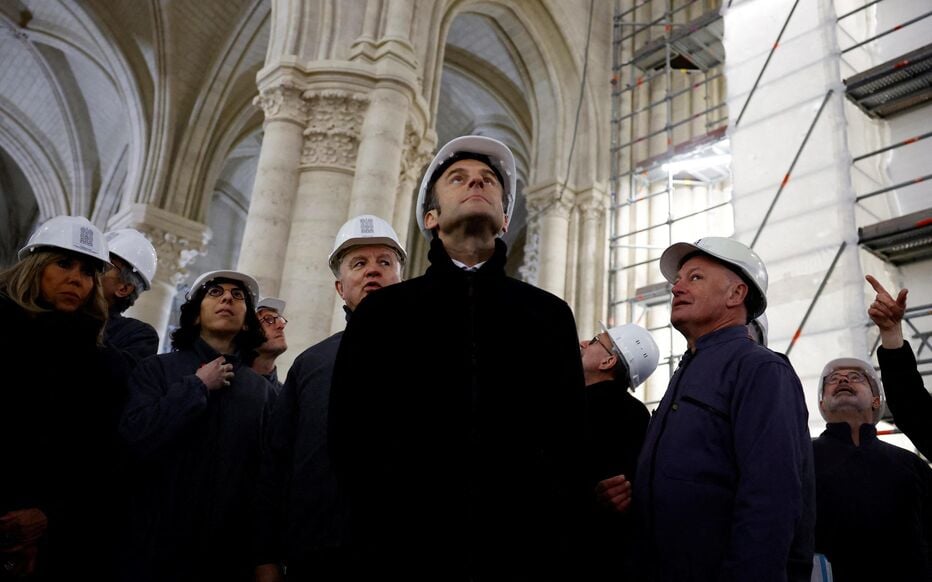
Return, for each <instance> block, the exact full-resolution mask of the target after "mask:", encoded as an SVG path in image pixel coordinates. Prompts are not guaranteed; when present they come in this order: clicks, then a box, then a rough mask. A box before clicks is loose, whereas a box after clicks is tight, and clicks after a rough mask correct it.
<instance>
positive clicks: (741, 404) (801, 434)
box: [722, 362, 814, 582]
mask: <svg viewBox="0 0 932 582" xmlns="http://www.w3.org/2000/svg"><path fill="white" fill-rule="evenodd" d="M739 378H740V380H739V381H740V383H741V386H739V388H738V390H737V391H736V394H735V400H734V401H733V404H732V419H733V422H734V453H735V461H736V464H737V467H738V482H737V488H736V493H735V502H734V513H733V517H732V530H731V531H732V533H731V546H730V548H729V549H728V552H727V554H726V559H725V562H724V564H723V574H724V576H723V577H722V578H723V579H727V580H735V581H738V580H746V581H748V582H751V581H754V582H762V581H774V582H779V581H784V580H786V572H787V561H788V557H789V556H790V554H791V552H792V546H793V544H794V540H795V539H796V537H797V536H798V535H799V532H800V529H801V528H800V524H801V523H803V522H806V521H807V520H809V519H810V518H811V516H810V515H808V514H809V513H810V512H811V508H807V505H808V503H807V495H808V494H809V491H810V490H811V486H812V479H813V475H812V474H811V472H809V474H808V475H807V474H806V473H807V471H808V469H807V468H808V467H811V466H812V446H811V441H810V439H809V433H808V424H807V417H808V414H807V410H806V405H805V398H804V396H803V392H802V386H801V385H800V383H799V378H798V377H797V376H796V374H795V372H793V369H792V368H791V367H790V366H788V365H785V364H783V363H782V362H781V363H765V364H763V365H759V366H757V367H756V368H755V369H753V370H749V371H748V373H746V374H741V375H740V376H739ZM812 525H814V521H813V522H812V523H810V524H809V526H812ZM806 527H808V526H806ZM808 555H809V561H810V563H811V555H812V552H811V547H810V550H809V552H808Z"/></svg>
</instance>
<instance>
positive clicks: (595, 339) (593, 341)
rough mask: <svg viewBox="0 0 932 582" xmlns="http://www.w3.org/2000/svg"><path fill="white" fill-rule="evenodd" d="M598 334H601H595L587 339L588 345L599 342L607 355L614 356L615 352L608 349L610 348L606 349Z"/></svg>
mask: <svg viewBox="0 0 932 582" xmlns="http://www.w3.org/2000/svg"><path fill="white" fill-rule="evenodd" d="M599 335H601V334H597V335H596V336H595V337H593V338H592V339H591V340H589V345H590V346H591V345H592V344H599V345H600V346H602V349H603V350H605V351H606V352H608V355H610V356H614V355H615V352H613V351H612V350H610V349H608V348H607V347H605V344H603V343H602V340H600V339H599Z"/></svg>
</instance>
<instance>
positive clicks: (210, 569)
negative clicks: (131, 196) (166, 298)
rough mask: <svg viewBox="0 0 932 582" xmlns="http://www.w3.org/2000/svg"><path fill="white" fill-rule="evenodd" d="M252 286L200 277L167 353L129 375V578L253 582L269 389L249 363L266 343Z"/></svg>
mask: <svg viewBox="0 0 932 582" xmlns="http://www.w3.org/2000/svg"><path fill="white" fill-rule="evenodd" d="M258 291H259V290H258V284H257V283H256V281H255V279H253V278H252V277H250V276H249V275H245V274H243V273H238V272H236V271H212V272H209V273H205V274H203V275H201V276H200V277H198V278H197V280H196V281H195V282H194V284H193V285H192V287H191V291H189V292H188V295H187V301H186V302H185V303H184V304H183V305H182V306H181V325H180V327H179V328H178V329H177V330H176V331H175V332H174V333H173V334H172V352H171V353H168V354H162V355H159V356H156V357H154V358H149V359H147V360H144V361H143V362H141V363H140V364H139V366H138V367H137V368H136V369H135V370H134V372H133V374H132V376H131V378H130V396H129V402H128V404H127V406H126V410H125V411H124V414H123V418H122V419H121V422H120V434H121V435H122V436H123V438H124V440H125V442H126V444H127V445H128V447H129V450H130V454H131V456H132V458H133V459H134V461H135V464H136V466H135V471H136V474H137V476H138V481H139V482H138V483H136V484H135V485H134V486H133V492H132V496H133V503H132V516H131V519H132V527H131V529H130V534H129V535H130V540H129V545H130V550H128V552H127V563H126V564H125V570H126V571H125V572H124V577H125V579H126V580H133V581H134V582H143V581H146V580H171V581H198V582H201V581H207V580H224V581H234V582H235V581H237V580H244V581H245V580H251V578H252V574H253V570H254V567H255V563H254V560H253V547H254V543H253V535H254V531H255V527H254V523H255V502H254V496H255V492H254V489H255V488H254V483H255V481H256V476H257V473H258V464H259V439H260V435H261V434H262V425H263V422H264V413H263V411H264V410H265V407H266V403H267V401H268V400H269V399H270V398H272V397H273V396H274V393H273V392H272V389H271V385H270V384H269V383H268V382H266V381H265V379H264V378H262V377H261V376H259V375H258V374H256V373H255V372H253V371H252V370H251V369H250V368H249V366H248V364H247V362H248V361H249V360H251V357H252V356H254V353H255V349H256V348H257V347H258V346H259V345H261V344H262V342H264V341H265V336H264V335H263V333H262V327H261V325H260V324H259V320H258V318H257V317H256V309H255V305H256V297H257V296H258Z"/></svg>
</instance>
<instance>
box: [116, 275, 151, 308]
mask: <svg viewBox="0 0 932 582" xmlns="http://www.w3.org/2000/svg"><path fill="white" fill-rule="evenodd" d="M117 268H119V269H120V282H121V283H123V284H125V285H132V286H133V291H132V293H130V294H129V295H127V296H126V297H117V298H116V300H115V301H114V302H113V308H114V309H115V310H116V311H117V313H123V312H124V311H126V310H127V309H129V308H130V307H132V306H133V304H134V303H136V300H137V299H139V294H140V293H142V292H143V291H144V290H145V288H146V283H145V281H143V279H142V277H141V276H140V275H139V273H137V272H136V271H134V270H133V268H132V267H130V266H129V265H127V266H125V267H117Z"/></svg>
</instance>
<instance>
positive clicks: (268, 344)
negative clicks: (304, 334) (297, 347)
mask: <svg viewBox="0 0 932 582" xmlns="http://www.w3.org/2000/svg"><path fill="white" fill-rule="evenodd" d="M256 315H257V316H258V317H259V322H260V323H261V324H262V332H263V333H264V334H265V343H263V344H262V345H261V346H259V348H258V349H257V350H256V351H258V352H259V355H258V356H256V359H255V360H253V361H252V369H253V370H255V371H256V373H257V374H259V375H260V376H262V377H263V378H265V379H266V380H268V381H269V382H270V383H271V384H272V386H274V387H275V392H281V389H282V383H281V381H280V380H279V379H278V368H276V366H275V360H276V358H278V356H280V355H282V354H284V353H285V351H287V350H288V342H287V341H285V326H286V325H288V320H287V319H285V302H284V301H282V300H281V299H278V298H277V297H264V298H262V299H260V300H259V305H258V306H257V307H256Z"/></svg>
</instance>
